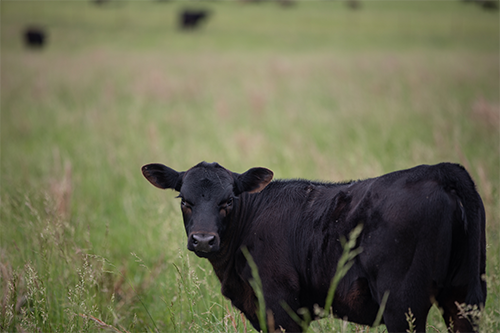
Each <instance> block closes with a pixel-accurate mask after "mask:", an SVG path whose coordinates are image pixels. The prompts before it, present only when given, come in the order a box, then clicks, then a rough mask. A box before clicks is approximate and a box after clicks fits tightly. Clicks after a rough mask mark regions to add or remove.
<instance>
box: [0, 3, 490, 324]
mask: <svg viewBox="0 0 500 333" xmlns="http://www.w3.org/2000/svg"><path fill="white" fill-rule="evenodd" d="M188 5H189V6H193V7H203V8H207V9H208V10H210V13H211V15H210V17H209V19H208V20H207V22H205V23H206V24H205V25H203V27H202V28H201V29H199V30H196V31H189V32H184V31H180V30H179V29H178V28H177V14H178V12H179V10H180V9H181V8H184V7H185V6H188ZM0 15H1V17H0V22H1V23H0V25H1V30H0V34H1V45H0V52H1V53H0V55H1V86H0V87H1V123H0V129H1V146H0V148H1V150H0V152H1V160H0V167H1V169H0V172H1V174H0V300H1V308H0V311H1V312H0V331H6V332H85V331H86V332H93V331H96V330H98V329H99V328H101V329H104V330H108V331H115V332H116V331H121V332H125V331H129V332H247V331H248V332H251V331H254V330H253V328H252V327H251V325H250V324H249V323H247V322H246V320H245V319H244V318H242V316H241V314H240V313H239V311H237V310H236V309H234V308H232V307H231V305H230V303H229V302H228V301H227V300H226V299H224V297H222V296H221V294H220V290H219V289H220V285H219V282H218V280H217V278H216V277H215V274H214V273H213V271H212V268H211V266H210V265H209V263H208V261H206V260H202V259H199V258H197V257H196V256H195V255H193V254H192V253H190V252H189V251H188V250H187V249H186V236H185V232H184V228H183V224H182V219H181V214H180V209H179V206H178V204H179V203H178V199H174V197H175V196H176V193H174V192H171V191H160V190H158V189H156V188H154V187H152V186H151V185H150V184H149V183H148V182H147V181H146V180H145V179H144V178H143V176H142V175H141V172H140V168H141V166H142V165H144V164H146V163H151V162H161V163H164V164H166V165H169V166H170V167H172V168H174V169H177V170H185V169H187V168H189V167H191V166H193V165H194V164H196V163H198V162H200V161H203V160H205V161H208V162H213V161H217V162H219V163H220V164H222V165H223V166H225V167H226V168H228V169H231V170H233V171H235V172H243V171H246V170H247V169H248V168H250V167H254V166H263V167H267V168H270V169H271V170H273V171H274V173H275V177H276V178H310V179H322V180H329V181H342V180H348V179H362V178H368V177H375V176H378V175H381V174H383V173H386V172H390V171H394V170H397V169H403V168H408V167H412V166H415V165H418V164H433V163H438V162H442V161H451V162H457V163H461V164H463V165H464V166H465V167H466V168H467V169H468V170H469V172H470V173H471V175H472V176H473V178H474V179H475V181H476V184H477V187H478V190H479V192H480V194H481V196H482V198H483V200H484V203H485V207H486V214H487V241H488V254H487V255H488V262H487V274H486V279H487V282H488V293H489V294H488V299H487V304H486V307H485V311H484V314H483V317H482V323H481V325H482V326H481V328H482V331H484V332H498V331H500V311H499V309H500V267H499V263H500V239H499V235H500V203H499V183H500V179H499V177H500V171H499V170H500V149H499V148H500V147H499V144H500V141H499V126H500V117H499V108H500V97H499V94H500V93H499V89H500V87H499V74H500V68H499V67H500V66H499V15H498V11H493V12H488V11H486V10H483V9H481V8H480V7H478V6H476V5H474V4H471V3H465V2H463V1H458V0H457V1H454V0H453V1H452V0H450V1H411V0H405V1H403V0H402V1H385V0H378V1H363V2H362V3H361V7H360V8H359V9H358V10H351V9H349V8H348V7H347V6H346V5H345V3H344V2H343V1H302V2H297V3H295V5H292V6H287V7H284V6H280V5H278V4H277V3H274V2H263V3H243V2H237V1H210V2H204V3H196V2H192V1H189V2H188V1H164V2H162V1H130V2H120V1H115V2H110V3H105V4H102V5H100V6H99V5H95V4H92V3H90V2H89V1H66V2H64V1H43V0H42V1H4V0H2V1H1V2H0ZM29 24H38V25H41V26H44V27H45V28H46V30H47V31H48V34H49V36H48V43H47V47H45V48H44V49H42V50H30V49H27V48H26V47H24V45H23V43H22V39H21V33H22V31H23V29H24V28H25V27H26V26H27V25H29ZM384 328H385V327H384V326H380V327H379V328H367V327H362V326H357V325H354V324H348V323H346V322H343V321H342V320H340V319H324V320H321V321H319V322H315V323H313V324H312V325H311V328H310V331H311V332H332V331H333V332H351V331H356V332H368V331H370V332H383V331H384ZM428 331H430V332H446V327H445V325H444V322H443V321H442V319H441V318H440V315H439V310H438V309H437V308H435V307H434V308H433V309H432V310H431V313H430V315H429V318H428Z"/></svg>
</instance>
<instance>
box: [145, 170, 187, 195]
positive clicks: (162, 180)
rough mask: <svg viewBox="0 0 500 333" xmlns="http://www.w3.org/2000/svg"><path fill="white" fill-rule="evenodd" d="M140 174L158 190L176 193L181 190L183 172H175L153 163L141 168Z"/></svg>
mask: <svg viewBox="0 0 500 333" xmlns="http://www.w3.org/2000/svg"><path fill="white" fill-rule="evenodd" d="M142 174H143V175H144V177H146V179H147V180H148V181H149V182H150V183H151V184H153V185H154V186H156V187H158V188H161V189H166V188H171V189H174V190H176V191H177V192H179V191H180V190H181V186H182V176H183V175H184V172H177V171H175V170H174V169H171V168H169V167H168V166H165V165H163V164H158V163H153V164H146V165H145V166H143V167H142Z"/></svg>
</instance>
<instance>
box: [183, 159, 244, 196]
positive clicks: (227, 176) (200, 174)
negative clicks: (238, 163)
mask: <svg viewBox="0 0 500 333" xmlns="http://www.w3.org/2000/svg"><path fill="white" fill-rule="evenodd" d="M233 182H234V181H233V178H232V176H231V173H230V172H229V171H228V170H226V169H224V168H223V167H221V166H218V165H217V166H212V165H208V166H196V167H194V168H192V169H190V170H188V171H187V172H186V174H185V175H184V178H183V180H182V187H181V193H182V194H183V195H186V196H188V195H189V196H191V197H196V196H202V195H203V196H206V195H210V197H211V198H212V197H213V198H215V197H219V196H225V195H228V194H229V193H232V192H233ZM207 199H209V198H207Z"/></svg>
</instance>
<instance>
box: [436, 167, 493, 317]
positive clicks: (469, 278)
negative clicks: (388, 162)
mask: <svg viewBox="0 0 500 333" xmlns="http://www.w3.org/2000/svg"><path fill="white" fill-rule="evenodd" d="M442 166H443V167H442V169H441V170H440V171H442V172H440V176H441V177H440V178H441V181H442V184H443V185H444V186H445V190H447V191H448V192H450V193H453V194H454V196H455V198H456V200H457V206H458V207H459V209H458V210H457V218H456V219H455V222H454V223H455V225H454V226H453V229H454V231H453V236H452V237H453V241H452V244H453V245H452V262H451V265H452V269H451V272H452V274H453V275H452V276H451V285H452V286H464V285H466V286H467V296H466V298H465V303H466V304H471V305H477V306H478V307H483V306H484V304H485V301H486V282H485V281H484V278H483V276H484V274H485V268H486V235H485V223H486V221H485V220H486V218H485V211H484V206H483V201H482V200H481V197H480V196H479V193H478V192H477V190H476V186H475V184H474V181H473V180H472V178H471V176H470V175H469V173H468V172H467V171H466V170H465V169H464V168H463V167H462V166H461V165H458V164H449V163H446V164H443V165H442ZM457 220H458V223H457ZM456 228H459V229H460V230H456ZM454 254H455V256H454ZM462 254H463V255H462Z"/></svg>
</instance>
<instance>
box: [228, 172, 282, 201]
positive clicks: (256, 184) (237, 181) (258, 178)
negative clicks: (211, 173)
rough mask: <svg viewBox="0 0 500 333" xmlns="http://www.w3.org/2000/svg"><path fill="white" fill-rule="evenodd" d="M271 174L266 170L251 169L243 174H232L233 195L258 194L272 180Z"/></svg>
mask: <svg viewBox="0 0 500 333" xmlns="http://www.w3.org/2000/svg"><path fill="white" fill-rule="evenodd" d="M273 176H274V174H273V172H272V171H271V170H269V169H266V168H252V169H250V170H248V171H247V172H245V173H242V174H237V173H233V177H234V194H236V195H239V194H241V193H243V192H249V193H256V192H260V191H262V190H263V189H264V187H266V186H267V184H269V183H270V182H271V180H272V179H273Z"/></svg>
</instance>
